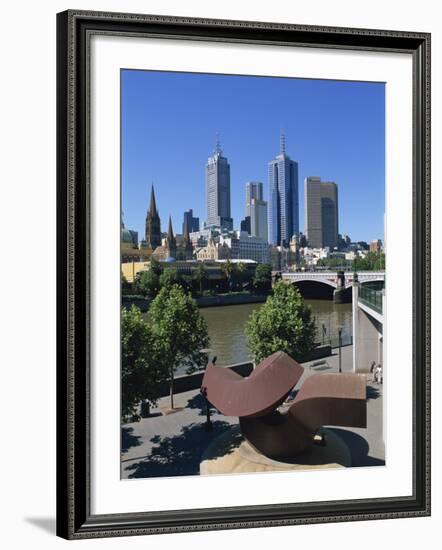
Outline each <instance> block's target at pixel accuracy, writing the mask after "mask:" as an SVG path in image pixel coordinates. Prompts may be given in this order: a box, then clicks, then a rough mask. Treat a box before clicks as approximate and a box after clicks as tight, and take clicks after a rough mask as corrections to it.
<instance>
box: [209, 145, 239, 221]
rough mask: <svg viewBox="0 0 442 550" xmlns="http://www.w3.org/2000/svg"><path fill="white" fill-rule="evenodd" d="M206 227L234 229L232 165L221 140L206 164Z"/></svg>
mask: <svg viewBox="0 0 442 550" xmlns="http://www.w3.org/2000/svg"><path fill="white" fill-rule="evenodd" d="M206 208H207V220H206V224H205V226H206V227H210V226H215V227H221V228H224V229H233V220H232V218H231V214H230V165H229V163H228V161H227V158H226V157H224V156H223V154H222V151H221V147H220V143H219V140H218V141H217V143H216V147H215V151H214V153H213V155H212V156H211V157H209V159H208V160H207V164H206Z"/></svg>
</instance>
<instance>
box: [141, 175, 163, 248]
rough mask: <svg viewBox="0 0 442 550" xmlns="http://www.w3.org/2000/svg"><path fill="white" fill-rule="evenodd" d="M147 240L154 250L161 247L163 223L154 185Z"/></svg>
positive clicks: (147, 220) (148, 215)
mask: <svg viewBox="0 0 442 550" xmlns="http://www.w3.org/2000/svg"><path fill="white" fill-rule="evenodd" d="M145 239H146V242H147V245H148V246H150V247H151V248H153V249H155V248H156V247H157V246H160V245H161V221H160V216H159V215H158V210H157V205H156V202H155V191H154V189H153V183H152V189H151V191H150V204H149V209H148V211H147V215H146V226H145Z"/></svg>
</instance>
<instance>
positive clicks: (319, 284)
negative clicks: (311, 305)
mask: <svg viewBox="0 0 442 550" xmlns="http://www.w3.org/2000/svg"><path fill="white" fill-rule="evenodd" d="M290 284H292V285H293V286H295V287H296V288H297V289H298V290H299V292H300V293H301V296H302V297H303V298H307V299H313V300H314V299H316V300H333V292H334V290H335V287H334V286H333V285H332V284H330V283H327V282H325V281H320V280H311V279H299V280H295V281H290Z"/></svg>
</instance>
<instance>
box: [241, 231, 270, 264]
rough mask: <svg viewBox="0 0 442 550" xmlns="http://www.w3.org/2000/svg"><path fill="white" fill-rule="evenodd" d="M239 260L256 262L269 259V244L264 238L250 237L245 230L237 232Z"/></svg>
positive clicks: (265, 262) (263, 261)
mask: <svg viewBox="0 0 442 550" xmlns="http://www.w3.org/2000/svg"><path fill="white" fill-rule="evenodd" d="M238 259H239V260H252V261H254V262H256V263H258V264H267V263H269V261H270V256H269V245H268V243H267V241H266V240H263V239H259V238H257V237H252V236H251V235H249V234H248V233H246V232H245V231H241V232H240V234H239V255H238Z"/></svg>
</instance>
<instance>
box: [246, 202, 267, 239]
mask: <svg viewBox="0 0 442 550" xmlns="http://www.w3.org/2000/svg"><path fill="white" fill-rule="evenodd" d="M250 235H251V236H252V237H257V238H258V239H261V240H263V241H265V242H267V238H268V225H267V201H263V200H261V199H251V202H250Z"/></svg>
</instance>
